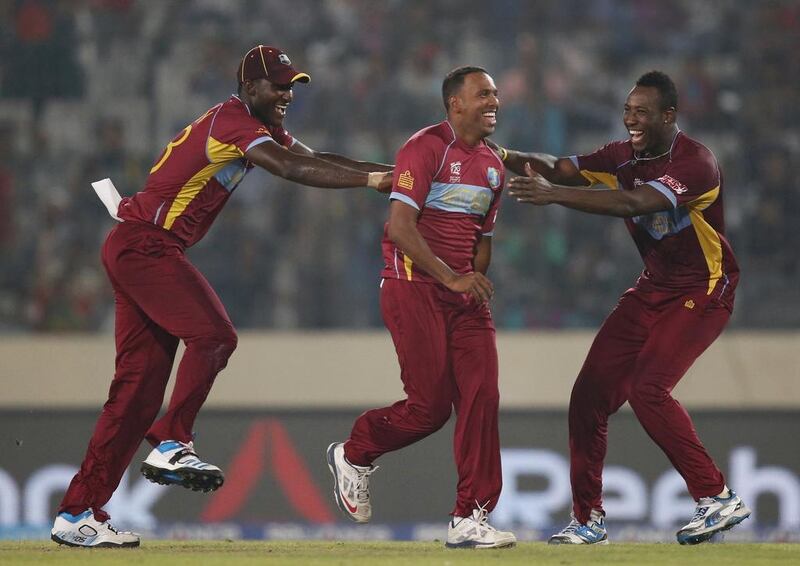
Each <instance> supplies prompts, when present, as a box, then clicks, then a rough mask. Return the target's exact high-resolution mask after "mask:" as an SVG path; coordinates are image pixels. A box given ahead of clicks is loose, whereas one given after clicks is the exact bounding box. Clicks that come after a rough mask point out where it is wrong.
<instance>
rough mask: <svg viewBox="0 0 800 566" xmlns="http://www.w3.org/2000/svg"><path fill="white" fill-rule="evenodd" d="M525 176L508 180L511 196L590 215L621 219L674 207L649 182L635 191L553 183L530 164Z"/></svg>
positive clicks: (519, 199)
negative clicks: (582, 187)
mask: <svg viewBox="0 0 800 566" xmlns="http://www.w3.org/2000/svg"><path fill="white" fill-rule="evenodd" d="M525 175H526V176H525V177H514V178H513V179H511V180H510V181H509V183H508V186H509V195H511V197H512V198H515V199H516V200H517V202H527V203H531V204H535V205H548V204H560V205H561V206H565V207H567V208H573V209H575V210H581V211H583V212H589V213H591V214H603V215H605V216H619V217H622V218H630V217H631V216H640V215H643V214H650V213H653V212H659V211H662V210H671V209H672V203H671V202H670V201H669V199H668V198H667V197H666V196H664V195H663V194H661V192H659V191H658V189H655V188H653V187H651V186H650V185H640V186H639V187H636V189H634V190H632V191H623V190H614V189H581V188H575V187H567V186H563V185H555V184H553V183H551V182H550V181H548V180H547V179H545V178H544V177H543V176H542V175H540V174H539V173H537V172H536V171H534V170H533V168H531V166H530V165H526V166H525Z"/></svg>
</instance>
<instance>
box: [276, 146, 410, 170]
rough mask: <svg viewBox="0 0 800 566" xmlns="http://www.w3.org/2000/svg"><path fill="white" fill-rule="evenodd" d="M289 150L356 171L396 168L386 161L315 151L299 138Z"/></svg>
mask: <svg viewBox="0 0 800 566" xmlns="http://www.w3.org/2000/svg"><path fill="white" fill-rule="evenodd" d="M289 151H293V152H294V153H299V154H300V155H308V156H310V157H316V158H317V159H322V160H323V161H327V162H328V163H333V164H334V165H339V166H341V167H349V168H350V169H355V170H356V171H365V172H369V171H392V170H393V169H394V165H387V164H386V163H372V162H370V161H356V160H355V159H350V158H349V157H345V156H344V155H339V154H338V153H327V152H323V151H315V150H313V149H311V148H310V147H308V146H307V145H305V144H303V143H301V142H299V141H297V140H295V142H294V144H293V145H292V147H290V148H289Z"/></svg>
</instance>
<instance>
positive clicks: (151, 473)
mask: <svg viewBox="0 0 800 566" xmlns="http://www.w3.org/2000/svg"><path fill="white" fill-rule="evenodd" d="M141 472H142V475H143V476H144V477H145V478H146V479H147V480H148V481H151V482H153V483H157V484H159V485H180V486H182V487H185V488H186V489H191V490H192V491H202V492H204V493H208V492H209V491H216V490H218V489H219V488H221V487H222V484H224V483H225V476H224V475H223V474H222V472H202V471H198V470H195V469H193V468H178V469H176V470H164V469H162V468H159V467H157V466H153V465H152V464H148V463H147V462H144V463H143V464H142V468H141Z"/></svg>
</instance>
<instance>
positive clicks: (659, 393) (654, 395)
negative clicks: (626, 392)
mask: <svg viewBox="0 0 800 566" xmlns="http://www.w3.org/2000/svg"><path fill="white" fill-rule="evenodd" d="M669 398H670V395H669V391H667V390H666V389H664V388H663V387H661V386H660V385H656V384H654V383H637V384H634V385H633V387H631V392H630V396H629V399H628V402H629V403H630V405H631V407H633V408H635V407H636V405H659V404H661V403H663V402H665V401H667V400H668V399H669Z"/></svg>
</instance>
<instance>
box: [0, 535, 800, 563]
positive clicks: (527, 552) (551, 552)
mask: <svg viewBox="0 0 800 566" xmlns="http://www.w3.org/2000/svg"><path fill="white" fill-rule="evenodd" d="M87 563H91V564H98V565H103V566H105V565H127V564H137V565H139V566H142V565H146V566H161V565H164V566H181V565H187V566H188V565H191V566H198V565H202V566H206V565H208V566H212V565H220V566H233V565H236V566H239V565H242V564H298V565H300V564H302V565H314V564H341V565H348V564H367V565H369V566H376V565H381V564H390V565H395V564H413V565H414V566H417V565H420V566H424V565H429V564H430V565H437V566H447V565H453V566H456V565H460V564H537V565H539V564H557V565H570V564H576V565H577V564H591V565H592V566H595V565H597V564H635V565H639V564H647V565H651V564H652V565H658V564H677V565H681V566H683V565H689V564H698V565H699V564H703V565H708V564H725V566H733V565H738V564H743V565H744V564H746V565H758V564H765V565H770V566H773V565H780V564H787V565H789V564H792V565H797V564H800V544H778V543H775V544H749V543H748V544H745V543H728V544H704V545H698V546H680V545H678V544H641V543H617V544H614V543H612V544H610V545H608V546H593V547H565V546H548V545H547V544H545V543H541V542H537V543H520V544H518V545H517V546H516V548H511V549H499V550H448V549H445V548H444V547H443V546H442V544H441V543H439V542H333V541H331V542H327V541H325V542H324V541H296V542H294V541H287V542H283V541H281V542H260V541H145V542H143V543H142V546H140V547H139V548H132V549H83V548H68V547H63V546H58V545H56V544H55V543H53V542H49V541H47V542H46V541H24V542H12V541H0V564H3V565H6V564H8V565H9V566H11V565H17V564H58V565H69V564H80V565H81V566H85V565H86V564H87Z"/></svg>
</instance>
